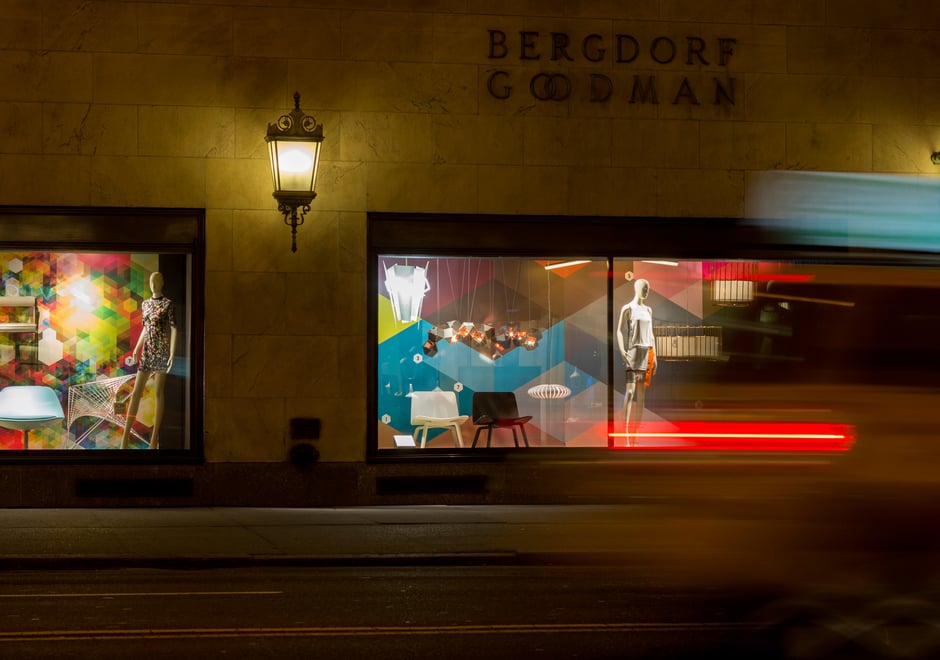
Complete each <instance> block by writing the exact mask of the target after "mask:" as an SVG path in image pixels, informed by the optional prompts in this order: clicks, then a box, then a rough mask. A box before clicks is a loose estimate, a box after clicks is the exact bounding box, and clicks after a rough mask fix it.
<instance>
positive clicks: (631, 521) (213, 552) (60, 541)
mask: <svg viewBox="0 0 940 660" xmlns="http://www.w3.org/2000/svg"><path fill="white" fill-rule="evenodd" d="M662 524H663V522H662V521H657V518H656V516H654V515H649V511H646V510H644V507H642V506H636V505H561V506H556V505H535V506H524V505H479V506H434V505H429V506H388V507H352V508H99V509H0V569H30V568H36V569H40V568H117V567H210V566H248V565H259V566H263V565H268V566H277V565H283V566H288V565H322V566H329V565H356V564H366V565H368V564H375V565H396V564H404V565H406V564H415V565H418V564H434V563H442V564H448V563H449V564H467V563H494V564H495V563H503V564H511V563H553V562H592V563H598V562H601V563H603V562H609V561H623V560H624V559H625V558H626V556H627V555H630V554H631V553H642V552H644V551H649V550H650V549H651V547H652V546H651V541H652V540H653V539H656V538H657V533H656V532H655V531H654V530H653V529H652V527H656V526H661V525H662ZM661 531H662V530H661V529H660V532H661ZM658 538H659V541H661V540H662V537H661V536H658Z"/></svg>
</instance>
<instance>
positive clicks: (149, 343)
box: [138, 296, 176, 371]
mask: <svg viewBox="0 0 940 660" xmlns="http://www.w3.org/2000/svg"><path fill="white" fill-rule="evenodd" d="M141 313H142V315H143V319H144V345H143V346H142V347H141V350H140V365H139V366H138V369H140V370H141V371H166V368H167V366H168V365H169V363H170V328H175V327H176V314H175V313H174V311H173V303H172V302H170V299H169V298H165V297H163V296H161V297H159V298H147V299H146V300H145V301H144V302H143V304H142V305H141Z"/></svg>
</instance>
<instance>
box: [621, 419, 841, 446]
mask: <svg viewBox="0 0 940 660" xmlns="http://www.w3.org/2000/svg"><path fill="white" fill-rule="evenodd" d="M608 435H609V437H610V438H611V439H612V440H613V441H614V442H616V441H617V440H618V439H624V440H627V441H629V442H630V443H631V444H630V446H626V447H624V446H618V445H615V446H614V448H615V449H655V450H657V451H791V452H846V451H849V450H850V449H851V448H852V445H853V444H854V443H855V429H854V428H853V427H852V426H850V425H848V424H836V423H829V422H695V421H691V422H689V421H686V422H651V423H643V424H640V426H639V428H638V429H637V430H636V431H633V432H630V433H610V434H608Z"/></svg>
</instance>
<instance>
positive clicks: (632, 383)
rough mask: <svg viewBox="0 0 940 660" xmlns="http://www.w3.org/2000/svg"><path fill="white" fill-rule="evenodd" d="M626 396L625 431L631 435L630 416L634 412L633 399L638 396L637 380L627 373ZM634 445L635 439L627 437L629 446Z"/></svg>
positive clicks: (624, 403) (624, 401) (624, 402)
mask: <svg viewBox="0 0 940 660" xmlns="http://www.w3.org/2000/svg"><path fill="white" fill-rule="evenodd" d="M626 389H627V391H626V394H624V395H623V430H624V431H625V432H627V433H630V431H631V430H632V429H631V428H630V426H631V425H630V414H631V413H632V411H633V397H634V396H635V394H636V380H634V377H633V374H632V373H631V372H627V383H626ZM632 444H633V438H632V437H630V436H629V435H628V436H627V446H628V447H629V446H631V445H632Z"/></svg>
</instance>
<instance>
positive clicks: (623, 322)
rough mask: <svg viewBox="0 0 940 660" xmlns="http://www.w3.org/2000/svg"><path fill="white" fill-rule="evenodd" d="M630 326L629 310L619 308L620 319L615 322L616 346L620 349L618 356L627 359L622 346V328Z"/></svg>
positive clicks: (625, 349) (625, 351)
mask: <svg viewBox="0 0 940 660" xmlns="http://www.w3.org/2000/svg"><path fill="white" fill-rule="evenodd" d="M625 326H626V327H627V329H629V326H630V308H629V307H627V306H626V305H624V306H623V307H621V308H620V319H619V320H618V321H617V345H618V346H619V347H620V355H622V356H623V358H624V359H625V360H626V359H627V347H626V346H624V344H623V331H624V327H625Z"/></svg>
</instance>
